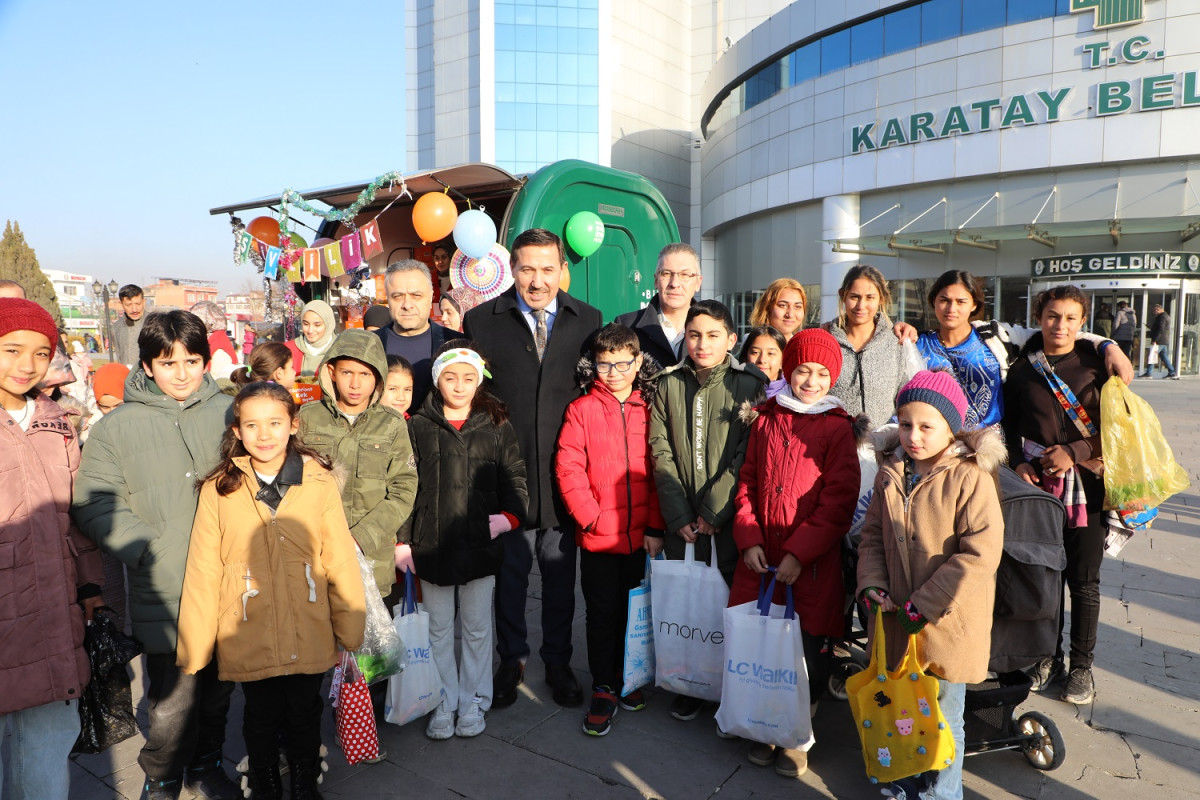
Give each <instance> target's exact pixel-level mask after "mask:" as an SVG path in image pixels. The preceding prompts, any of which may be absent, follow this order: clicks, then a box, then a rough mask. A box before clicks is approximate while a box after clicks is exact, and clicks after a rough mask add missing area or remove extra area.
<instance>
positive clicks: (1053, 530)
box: [829, 467, 1067, 770]
mask: <svg viewBox="0 0 1200 800" xmlns="http://www.w3.org/2000/svg"><path fill="white" fill-rule="evenodd" d="M999 475H1000V496H1001V500H1000V507H1001V511H1002V513H1003V515H1004V554H1003V556H1002V557H1001V560H1000V568H999V570H998V571H997V573H996V605H995V610H994V611H993V620H992V656H991V659H990V661H989V663H988V669H989V670H990V673H989V678H988V680H986V681H984V682H983V683H978V684H974V685H972V686H968V687H967V696H966V713H965V715H964V733H965V738H966V748H965V753H964V755H968V756H971V755H978V754H980V753H990V752H995V751H998V750H1020V751H1021V752H1022V753H1024V754H1025V757H1026V759H1028V760H1029V763H1030V764H1031V765H1032V766H1033V767H1034V768H1035V769H1040V770H1052V769H1057V768H1058V767H1059V766H1061V765H1062V763H1063V761H1064V759H1065V758H1066V747H1065V745H1064V743H1063V738H1062V735H1061V734H1060V733H1059V730H1058V726H1057V725H1055V724H1054V721H1053V720H1051V719H1050V718H1049V717H1047V716H1046V715H1045V714H1042V713H1039V712H1037V711H1028V712H1025V713H1024V714H1022V715H1020V716H1019V717H1016V714H1015V712H1016V707H1017V706H1019V705H1020V704H1021V703H1023V702H1025V700H1026V699H1027V698H1028V697H1029V691H1030V688H1031V686H1032V685H1033V681H1032V679H1031V678H1030V677H1029V675H1028V674H1026V673H1025V672H1024V670H1025V669H1027V668H1029V667H1032V666H1033V665H1034V664H1036V663H1038V662H1039V661H1041V660H1042V659H1043V658H1047V657H1049V656H1053V655H1054V651H1055V649H1056V647H1057V644H1058V642H1057V638H1058V607H1059V602H1060V595H1061V592H1062V570H1063V569H1064V568H1065V567H1066V562H1067V557H1066V552H1065V551H1064V550H1063V543H1062V529H1063V521H1064V519H1065V516H1066V510H1065V509H1064V508H1063V504H1062V502H1061V501H1060V500H1059V499H1058V498H1056V497H1054V496H1053V495H1050V494H1047V493H1046V492H1044V491H1042V490H1041V489H1039V488H1038V487H1036V486H1031V485H1030V484H1028V483H1026V482H1025V481H1024V480H1022V479H1021V477H1020V476H1019V475H1017V473H1015V472H1013V471H1012V470H1011V469H1009V468H1008V467H1001V468H1000V473H999ZM860 531H861V514H856V515H855V524H854V525H853V526H852V527H851V529H850V532H849V533H848V534H847V535H846V537H845V540H844V542H843V547H842V555H843V569H844V570H845V573H846V581H847V583H846V585H847V586H848V587H853V586H854V585H855V583H856V574H857V567H858V540H859V534H860ZM850 591H853V588H851V589H850ZM866 627H867V626H866V611H865V609H863V608H862V606H861V604H860V603H857V602H854V600H853V598H851V599H850V601H849V603H848V608H847V611H846V629H847V630H848V631H850V633H849V634H848V636H847V637H846V638H845V639H842V640H840V641H836V642H834V643H833V644H832V647H833V672H832V675H831V676H830V679H829V692H830V694H832V695H833V696H834V697H837V698H839V699H843V700H844V699H846V688H845V681H846V678H848V677H850V676H851V675H853V674H855V673H856V672H859V671H861V670H863V669H865V668H866V666H867V662H868V661H869V655H868V652H867V633H866Z"/></svg>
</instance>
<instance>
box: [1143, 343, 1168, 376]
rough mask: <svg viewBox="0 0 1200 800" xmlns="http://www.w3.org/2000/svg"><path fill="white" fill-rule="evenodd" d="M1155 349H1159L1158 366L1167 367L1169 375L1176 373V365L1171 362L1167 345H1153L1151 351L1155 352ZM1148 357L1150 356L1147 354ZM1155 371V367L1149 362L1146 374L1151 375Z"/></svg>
mask: <svg viewBox="0 0 1200 800" xmlns="http://www.w3.org/2000/svg"><path fill="white" fill-rule="evenodd" d="M1155 350H1157V351H1158V366H1160V367H1163V368H1164V369H1166V371H1167V374H1168V375H1174V374H1175V365H1174V364H1172V363H1171V355H1170V354H1169V353H1168V352H1167V346H1166V345H1165V344H1156V345H1152V346H1151V347H1150V351H1151V352H1153V351H1155ZM1147 358H1149V356H1147ZM1153 371H1154V367H1153V366H1151V365H1150V364H1147V365H1146V374H1147V375H1149V374H1150V373H1151V372H1153Z"/></svg>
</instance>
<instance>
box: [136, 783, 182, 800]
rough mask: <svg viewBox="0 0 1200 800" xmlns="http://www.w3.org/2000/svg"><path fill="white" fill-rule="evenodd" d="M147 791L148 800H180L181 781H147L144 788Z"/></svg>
mask: <svg viewBox="0 0 1200 800" xmlns="http://www.w3.org/2000/svg"><path fill="white" fill-rule="evenodd" d="M142 788H143V789H145V791H146V800H179V790H180V789H181V788H182V787H181V786H180V784H179V781H155V780H150V779H149V778H147V779H146V785H145V786H144V787H142Z"/></svg>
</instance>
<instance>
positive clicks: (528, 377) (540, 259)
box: [463, 228, 602, 708]
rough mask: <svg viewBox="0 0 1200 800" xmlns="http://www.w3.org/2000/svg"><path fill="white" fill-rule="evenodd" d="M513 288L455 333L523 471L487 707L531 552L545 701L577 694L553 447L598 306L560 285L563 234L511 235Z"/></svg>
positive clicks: (567, 528)
mask: <svg viewBox="0 0 1200 800" xmlns="http://www.w3.org/2000/svg"><path fill="white" fill-rule="evenodd" d="M511 263H512V272H513V280H514V282H515V284H516V285H515V286H513V287H512V288H511V289H509V290H508V291H506V292H504V294H502V295H500V296H499V297H497V298H496V299H494V300H490V301H488V302H486V303H484V304H482V305H480V306H478V307H476V308H473V309H471V310H470V311H468V312H467V315H466V316H465V317H464V318H463V332H464V334H465V335H466V337H467V338H468V339H471V340H473V341H474V342H475V343H476V344H477V345H478V347H479V349H480V351H481V352H482V353H483V356H484V358H486V359H487V360H488V362H489V366H490V370H491V373H492V376H493V377H492V388H493V391H494V392H495V394H496V396H498V397H499V398H500V399H501V400H503V401H504V402H505V403H506V404H507V405H508V412H509V415H510V419H511V421H512V425H513V428H515V429H516V432H517V440H518V441H519V443H520V445H521V456H522V457H523V458H524V459H525V470H526V473H527V475H528V488H529V513H528V514H527V515H526V523H527V524H528V525H529V528H527V529H526V530H524V531H511V532H509V533H506V534H504V537H505V543H504V565H503V566H502V567H501V569H500V575H499V577H498V578H497V580H496V634H497V636H496V638H497V645H498V647H497V649H498V650H499V652H500V669H499V670H498V671H497V672H496V680H495V684H494V688H493V699H492V707H493V708H503V707H504V706H507V705H511V704H512V703H513V702H514V701H515V700H516V699H517V685H518V684H519V683H520V682H521V680H522V679H523V677H524V672H525V666H524V661H525V659H526V658H527V657H528V656H529V653H530V648H529V643H528V641H527V635H528V632H527V629H526V625H525V599H526V594H527V593H528V589H529V571H530V569H531V568H532V566H533V558H534V555H535V554H536V556H537V561H538V567H539V570H540V572H541V576H542V646H541V649H540V650H539V654H540V655H541V657H542V661H543V662H544V663H545V665H546V680H547V682H548V683H549V684H550V686H551V688H552V689H553V691H554V701H555V702H556V703H558V704H559V705H563V706H577V705H579V704H580V703H582V702H583V692H582V690H581V689H580V686H579V681H578V680H576V678H575V674H574V673H573V672H572V671H571V653H572V647H571V620H572V619H573V618H574V616H575V561H576V547H575V531H574V528H573V527H572V525H571V517H570V515H569V514H567V511H566V509H565V508H564V507H563V505H562V500H561V498H559V496H558V492H557V489H556V488H555V485H554V446H555V442H556V441H557V439H558V430H559V428H560V427H561V426H562V419H563V413H564V412H565V411H566V409H567V405H569V404H570V402H571V401H572V400H574V399H575V398H576V397H578V396H579V394H580V392H579V387H578V385H577V384H576V382H575V363H576V362H577V361H578V360H579V357H580V355H582V354H584V353H585V352H586V349H587V347H586V345H587V342H588V340H589V339H590V337H591V335H592V333H594V332H595V331H596V330H597V329H599V328H600V325H601V322H602V318H601V315H600V311H599V309H596V308H592V307H591V306H589V305H588V304H587V303H583V302H581V301H579V300H576V299H575V298H573V297H571V296H570V295H568V294H567V293H566V292H561V291H559V281H560V280H561V279H562V276H563V274H564V272H565V271H566V268H567V259H566V255H565V253H564V251H563V244H562V240H561V239H559V238H558V236H556V235H555V234H553V233H551V232H550V231H547V230H544V229H542V228H534V229H532V230H527V231H525V232H524V233H522V234H520V235H519V236H518V237H517V238H516V240H515V241H514V242H513V247H512V260H511Z"/></svg>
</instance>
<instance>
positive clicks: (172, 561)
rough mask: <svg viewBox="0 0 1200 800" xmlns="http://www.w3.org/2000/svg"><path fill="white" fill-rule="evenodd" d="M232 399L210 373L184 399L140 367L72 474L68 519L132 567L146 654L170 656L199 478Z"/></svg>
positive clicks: (133, 607) (211, 463)
mask: <svg viewBox="0 0 1200 800" xmlns="http://www.w3.org/2000/svg"><path fill="white" fill-rule="evenodd" d="M231 404H232V400H231V398H229V397H228V396H226V395H223V394H221V390H220V389H219V388H217V383H216V381H214V380H213V379H212V376H211V375H207V374H206V375H205V376H204V382H203V383H201V384H200V388H199V389H198V390H197V391H196V393H195V394H193V395H192V396H191V397H190V398H188V399H187V400H185V401H183V402H182V403H180V402H178V401H176V400H172V399H171V398H170V397H167V396H166V395H164V394H163V393H162V392H161V391H160V390H159V389H158V387H157V386H155V385H154V381H153V380H151V379H150V377H149V376H148V375H146V373H145V371H144V370H143V369H142V367H141V366H140V365H139V366H138V367H137V369H135V370H134V371H133V372H132V373H130V375H129V377H128V378H127V379H126V381H125V403H124V404H123V405H121V406H120V407H118V408H117V409H116V410H115V411H113V412H112V413H111V414H109V415H108V416H107V417H105V418H104V422H103V423H102V424H99V425H96V427H94V428H92V431H91V434H90V435H89V436H88V442H87V447H86V448H84V451H83V460H82V462H81V463H80V465H79V474H78V476H77V477H76V478H75V493H74V499H73V500H72V502H71V516H72V517H73V518H74V520H75V524H76V525H77V526H78V527H79V529H80V530H81V531H82V532H83V534H84V535H85V536H87V537H88V538H89V539H92V540H93V541H94V542H96V544H98V545H100V547H101V549H103V550H105V551H106V552H109V553H112V554H113V555H114V556H115V557H117V558H118V559H120V560H121V561H122V562H123V563H124V564H125V566H126V567H127V568H128V571H129V600H130V617H131V619H132V620H133V635H134V637H135V638H137V639H138V641H140V642H141V643H142V646H143V647H144V648H145V649H146V652H147V653H174V652H175V639H176V634H177V629H178V620H179V598H180V595H181V593H182V591H183V573H184V569H185V568H186V566H187V555H188V543H189V542H190V541H191V538H192V520H193V518H194V517H195V516H196V505H197V503H198V502H199V500H198V494H197V489H196V481H197V480H198V479H200V478H203V477H204V476H205V475H207V474H208V473H209V472H211V471H212V470H213V468H214V467H216V465H217V463H218V462H219V461H220V458H221V436H222V434H223V433H224V431H225V429H226V428H227V427H228V426H229V425H230V424H231V422H232V415H231V411H230V405H231Z"/></svg>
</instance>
